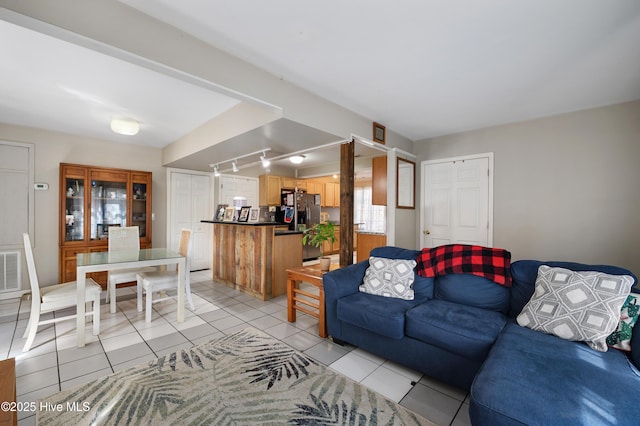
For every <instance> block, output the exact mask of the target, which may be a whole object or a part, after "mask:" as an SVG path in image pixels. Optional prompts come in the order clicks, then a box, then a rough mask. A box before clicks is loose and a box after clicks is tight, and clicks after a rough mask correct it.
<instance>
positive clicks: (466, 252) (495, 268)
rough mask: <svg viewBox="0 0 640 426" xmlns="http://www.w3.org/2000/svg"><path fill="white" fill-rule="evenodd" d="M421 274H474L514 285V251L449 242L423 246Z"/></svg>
mask: <svg viewBox="0 0 640 426" xmlns="http://www.w3.org/2000/svg"><path fill="white" fill-rule="evenodd" d="M416 261H417V262H418V265H417V269H418V275H420V276H423V277H427V278H431V277H435V276H438V275H445V274H472V275H477V276H480V277H484V278H486V279H489V280H491V281H494V282H496V283H498V284H500V285H503V286H505V287H511V253H510V252H508V251H507V250H504V249H498V248H490V247H482V246H471V245H465V244H449V245H446V246H439V247H434V248H425V249H422V253H420V254H419V255H418V258H417V259H416Z"/></svg>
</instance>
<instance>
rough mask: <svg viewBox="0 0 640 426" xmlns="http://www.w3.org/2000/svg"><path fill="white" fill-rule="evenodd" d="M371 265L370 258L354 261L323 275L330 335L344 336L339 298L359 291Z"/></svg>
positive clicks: (326, 315) (326, 316)
mask: <svg viewBox="0 0 640 426" xmlns="http://www.w3.org/2000/svg"><path fill="white" fill-rule="evenodd" d="M368 267H369V260H363V261H362V262H358V263H354V264H353V265H348V266H345V267H344V268H340V269H336V270H335V271H331V272H327V273H326V274H324V275H323V276H322V286H323V288H324V304H325V318H326V323H327V330H328V332H329V335H330V336H332V337H335V338H337V339H340V338H341V337H342V333H341V331H340V330H341V327H340V322H339V321H338V300H339V299H341V298H342V297H345V296H348V295H350V294H354V293H357V292H358V287H359V286H360V284H362V280H363V278H364V273H365V271H366V270H367V268H368Z"/></svg>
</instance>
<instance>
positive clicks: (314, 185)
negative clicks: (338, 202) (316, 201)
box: [307, 179, 323, 195]
mask: <svg viewBox="0 0 640 426" xmlns="http://www.w3.org/2000/svg"><path fill="white" fill-rule="evenodd" d="M322 189H323V188H322V182H316V181H314V180H311V179H307V194H320V195H322Z"/></svg>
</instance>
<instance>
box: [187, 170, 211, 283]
mask: <svg viewBox="0 0 640 426" xmlns="http://www.w3.org/2000/svg"><path fill="white" fill-rule="evenodd" d="M212 217H213V215H212V213H211V178H210V177H209V176H201V175H192V176H191V231H192V232H191V244H192V258H191V269H193V270H197V269H208V268H209V262H210V260H211V259H210V255H209V253H210V251H211V250H210V249H211V241H210V239H209V235H210V232H211V224H210V223H202V222H200V221H201V220H203V219H207V220H209V219H211V218H212Z"/></svg>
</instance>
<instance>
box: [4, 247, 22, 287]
mask: <svg viewBox="0 0 640 426" xmlns="http://www.w3.org/2000/svg"><path fill="white" fill-rule="evenodd" d="M20 287H21V284H20V252H19V251H5V252H0V292H5V291H16V290H20Z"/></svg>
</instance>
